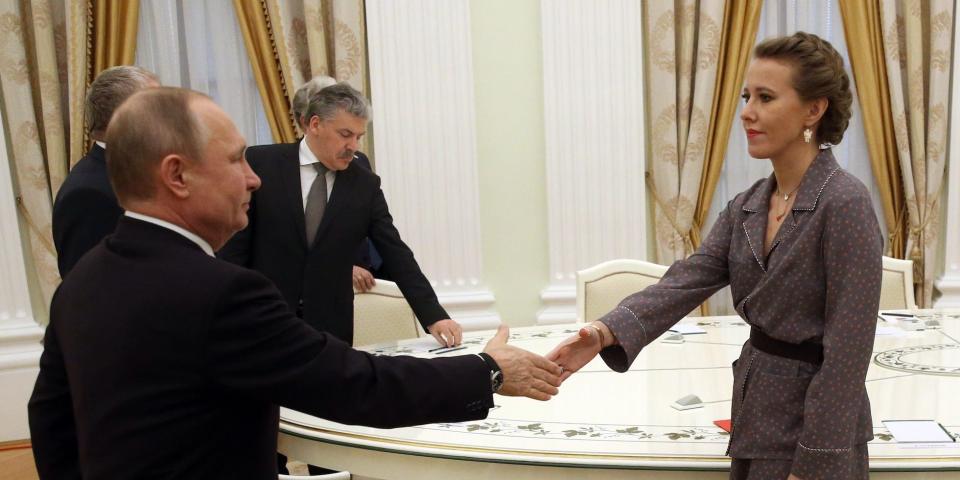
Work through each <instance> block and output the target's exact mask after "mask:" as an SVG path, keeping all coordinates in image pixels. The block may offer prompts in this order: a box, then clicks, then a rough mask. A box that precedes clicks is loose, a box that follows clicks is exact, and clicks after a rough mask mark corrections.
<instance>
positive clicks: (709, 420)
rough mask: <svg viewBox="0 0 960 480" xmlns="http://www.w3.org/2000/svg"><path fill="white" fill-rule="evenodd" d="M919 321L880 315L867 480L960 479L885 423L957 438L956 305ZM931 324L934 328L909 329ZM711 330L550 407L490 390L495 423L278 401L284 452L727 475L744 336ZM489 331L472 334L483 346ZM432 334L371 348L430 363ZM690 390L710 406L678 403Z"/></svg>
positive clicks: (386, 475)
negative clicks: (728, 428)
mask: <svg viewBox="0 0 960 480" xmlns="http://www.w3.org/2000/svg"><path fill="white" fill-rule="evenodd" d="M915 313H917V316H918V317H919V318H920V320H919V322H907V323H904V322H900V323H887V322H883V321H880V322H879V329H878V335H877V337H876V342H875V346H874V361H873V362H872V363H871V366H870V370H869V372H868V375H867V389H868V391H869V394H870V399H871V403H872V406H873V420H874V434H875V438H874V440H873V441H872V442H871V443H870V468H871V471H872V472H873V474H872V478H878V479H892V478H909V479H941V478H955V479H960V448H958V447H960V443H953V444H941V445H920V446H915V445H910V446H908V445H904V444H898V443H897V442H896V441H895V440H894V439H893V438H892V436H891V435H890V433H889V432H888V431H887V429H886V428H885V427H884V425H883V423H882V421H883V420H904V419H934V420H937V421H939V422H940V423H941V424H942V425H943V426H944V427H946V429H947V430H948V431H949V432H951V434H952V435H953V436H954V437H955V438H960V399H958V398H960V311H956V312H954V311H947V312H933V311H920V312H915ZM927 320H936V321H938V322H940V325H939V327H934V328H927V329H924V330H920V331H916V330H912V328H913V327H914V326H916V325H917V324H918V323H923V324H925V323H926V321H927ZM681 323H684V324H693V325H696V326H699V327H700V328H702V329H703V330H704V331H705V333H699V334H686V335H684V342H683V343H682V344H671V343H666V342H664V341H663V340H664V337H661V338H660V339H658V340H656V341H655V342H653V343H651V344H650V346H648V347H647V348H646V349H644V351H643V352H642V353H641V354H640V356H639V357H638V358H637V360H636V361H635V362H634V364H633V365H632V366H631V368H630V371H629V372H627V373H623V374H618V373H615V372H612V371H610V370H609V369H608V368H607V367H606V366H605V365H604V364H603V363H602V362H601V361H600V360H599V359H597V360H595V361H594V362H592V363H591V364H589V365H588V366H587V367H586V368H584V369H583V370H582V371H581V372H579V373H577V374H575V375H573V376H572V377H570V379H568V380H567V381H566V382H565V383H564V384H563V386H562V387H561V391H560V394H559V395H558V396H556V397H555V398H554V399H552V400H551V401H549V402H537V401H534V400H528V399H522V398H510V397H502V396H499V395H497V396H495V397H494V399H495V402H496V405H497V407H496V408H495V409H493V410H491V411H490V414H489V417H488V418H487V419H486V420H481V421H474V422H464V423H438V424H430V425H423V426H419V427H410V428H398V429H392V430H382V429H376V428H368V427H358V426H351V425H343V424H339V423H334V422H329V421H326V420H323V419H319V418H316V417H312V416H309V415H305V414H303V413H300V412H296V411H291V410H287V409H283V410H282V411H281V421H280V439H279V449H280V451H282V452H283V453H286V454H287V455H288V456H290V457H291V458H297V459H299V460H303V461H307V462H309V463H313V464H316V465H323V466H325V467H329V468H336V469H340V470H349V471H350V472H351V473H352V474H353V475H354V478H360V479H362V478H374V479H425V480H429V479H453V478H455V479H498V480H506V479H509V480H514V479H527V478H531V479H532V478H537V479H547V478H549V479H564V478H577V479H613V478H631V479H648V478H649V479H701V478H702V479H722V478H726V477H727V473H726V471H727V470H729V465H730V463H729V458H727V457H725V456H724V451H725V448H726V444H727V438H728V435H727V433H726V432H724V431H723V430H721V429H720V428H718V427H717V426H715V425H714V423H713V422H714V420H721V419H728V418H730V395H731V385H732V382H733V377H732V373H731V370H730V363H731V362H732V361H733V360H734V359H735V358H737V356H738V354H739V352H740V347H741V345H742V344H743V342H744V341H745V340H746V339H747V337H748V336H749V327H748V326H747V325H746V324H745V323H744V322H743V321H742V320H741V319H740V318H738V317H700V318H688V319H685V320H684V321H683V322H681ZM577 328H578V327H577V326H576V325H555V326H542V327H527V328H516V329H513V330H512V331H511V339H510V343H511V344H514V345H517V346H520V347H522V348H525V349H528V350H530V351H533V352H536V353H540V354H545V353H546V352H548V351H549V350H550V349H552V348H553V347H554V346H555V345H556V344H557V343H558V342H559V341H560V340H562V339H563V338H566V337H567V336H568V335H571V334H572V333H573V332H575V331H576V329H577ZM492 334H493V332H472V333H467V334H465V335H464V345H466V346H467V347H468V348H467V349H465V350H461V351H458V352H453V353H451V354H448V355H459V354H464V353H476V352H479V351H480V350H481V349H482V347H483V344H484V343H485V342H486V341H487V339H489V338H490V336H491V335H492ZM435 347H436V344H435V343H434V340H433V339H432V338H419V339H411V340H404V341H400V342H395V343H390V344H381V345H374V346H369V347H365V348H364V350H367V351H370V352H375V353H378V354H382V355H413V356H417V357H424V358H430V357H432V356H435V355H434V354H431V353H428V352H427V351H428V350H429V349H432V348H435ZM687 394H694V395H697V396H698V397H700V399H701V400H702V401H703V407H701V408H697V409H693V410H685V411H679V410H676V409H674V408H672V407H671V403H672V402H674V401H675V400H677V399H679V398H680V397H683V396H685V395H687Z"/></svg>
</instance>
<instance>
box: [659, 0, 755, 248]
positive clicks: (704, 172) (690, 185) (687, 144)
mask: <svg viewBox="0 0 960 480" xmlns="http://www.w3.org/2000/svg"><path fill="white" fill-rule="evenodd" d="M760 7H761V2H760V1H759V0H731V1H728V2H701V1H696V0H675V1H672V2H666V1H664V2H646V3H644V8H645V17H644V18H645V22H646V35H647V38H646V42H647V45H649V52H650V53H649V57H648V58H649V61H648V63H649V65H648V67H647V86H648V89H647V91H648V92H655V93H656V94H652V95H648V105H649V109H650V117H651V119H652V122H651V127H650V128H651V133H650V136H649V138H650V141H651V143H652V152H651V153H652V155H651V160H650V166H649V168H648V170H649V172H648V176H647V184H648V185H649V187H650V190H651V193H652V194H653V196H654V201H655V202H654V203H655V215H654V221H655V230H656V238H657V261H658V262H659V263H662V264H670V263H672V262H673V261H675V260H678V259H681V258H686V257H687V256H688V255H690V254H691V253H693V251H694V249H695V248H696V247H697V246H698V245H699V242H700V228H701V225H702V223H703V221H704V218H705V217H706V215H707V211H709V209H710V200H711V198H712V197H713V192H714V190H715V188H716V184H717V179H718V178H719V176H720V170H721V166H722V165H723V157H724V154H725V153H726V145H727V139H728V137H729V136H730V128H731V125H732V122H733V120H734V118H733V117H734V115H735V114H736V108H737V104H736V102H737V98H738V97H739V92H740V88H741V86H742V84H743V75H744V69H745V68H746V65H747V60H748V59H749V56H750V50H751V49H752V47H753V44H754V42H755V37H756V33H757V26H758V24H759V19H760Z"/></svg>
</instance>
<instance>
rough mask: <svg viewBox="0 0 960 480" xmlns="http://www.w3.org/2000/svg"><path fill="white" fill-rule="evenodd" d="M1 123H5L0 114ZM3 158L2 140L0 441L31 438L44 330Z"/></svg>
mask: <svg viewBox="0 0 960 480" xmlns="http://www.w3.org/2000/svg"><path fill="white" fill-rule="evenodd" d="M0 125H5V122H4V120H3V113H2V111H0ZM10 165H11V161H10V158H9V157H8V155H7V139H6V130H4V132H3V135H2V136H0V442H6V441H10V440H20V439H24V438H29V437H30V430H29V428H28V426H27V415H26V412H27V400H28V399H29V397H30V392H31V391H32V390H33V383H34V381H35V380H36V378H37V373H38V372H39V364H40V353H41V352H42V350H43V347H42V346H41V344H40V340H41V338H42V337H43V329H42V328H40V327H39V326H38V325H37V323H36V322H35V321H34V318H33V309H32V308H31V306H30V292H29V290H28V289H27V274H26V268H25V266H24V263H23V258H24V257H23V244H22V243H21V237H20V225H19V220H18V218H17V206H16V202H15V195H14V190H13V180H12V176H11V171H10Z"/></svg>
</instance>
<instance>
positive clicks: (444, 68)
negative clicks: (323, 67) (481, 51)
mask: <svg viewBox="0 0 960 480" xmlns="http://www.w3.org/2000/svg"><path fill="white" fill-rule="evenodd" d="M366 9H367V35H368V48H369V50H368V51H369V57H370V90H371V97H372V100H373V125H374V129H375V131H376V138H375V141H376V167H377V173H378V174H379V175H380V176H381V178H382V179H383V191H384V194H385V195H386V196H387V201H388V203H389V204H390V207H391V210H392V212H393V214H394V221H395V223H396V225H397V228H398V229H399V230H400V232H401V235H402V237H403V239H404V241H405V242H406V243H407V244H408V245H409V246H410V248H411V249H412V250H413V251H414V253H415V254H416V256H417V261H418V262H419V263H420V267H421V268H422V269H423V271H424V273H425V274H426V275H427V277H429V278H430V279H431V282H432V283H433V285H434V288H435V289H436V291H437V295H438V297H439V298H440V302H441V303H442V304H443V305H444V307H445V308H447V311H448V312H449V313H450V315H451V316H452V317H453V318H455V319H456V320H457V321H460V322H461V323H463V324H464V328H468V329H474V328H483V327H487V326H495V325H497V324H499V323H500V318H499V316H498V315H497V312H496V311H495V310H494V297H493V293H492V292H491V291H490V290H489V289H488V288H486V287H485V286H484V285H483V282H482V281H481V278H480V276H481V272H482V263H481V259H480V252H481V244H480V217H479V203H480V196H479V187H478V177H477V153H476V152H477V148H476V143H477V142H476V129H475V113H474V89H473V66H472V62H471V59H472V57H473V47H472V43H471V37H470V29H471V24H470V1H469V0H367V2H366Z"/></svg>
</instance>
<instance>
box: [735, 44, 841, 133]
mask: <svg viewBox="0 0 960 480" xmlns="http://www.w3.org/2000/svg"><path fill="white" fill-rule="evenodd" d="M753 56H754V58H768V59H774V60H780V61H783V62H786V63H788V64H790V65H792V66H793V88H794V89H795V90H796V91H797V93H798V94H799V95H800V98H801V99H803V100H805V101H808V100H814V99H817V98H826V99H827V100H828V101H829V102H830V103H829V105H828V106H827V111H826V112H824V114H823V117H821V118H820V125H819V126H818V127H817V133H816V137H815V138H816V141H817V142H819V143H829V144H831V145H836V144H838V143H840V140H842V139H843V132H844V131H846V130H847V124H849V123H850V105H851V104H852V103H853V95H852V94H851V93H850V77H848V76H847V72H846V70H844V69H843V58H842V57H840V54H839V53H837V51H836V49H834V48H833V45H830V42H828V41H826V40H824V39H822V38H820V37H818V36H816V35H814V34H812V33H806V32H797V33H794V34H793V35H790V36H789V37H779V38H771V39H769V40H764V41H763V42H761V43H760V44H759V45H757V46H756V48H754V49H753Z"/></svg>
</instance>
